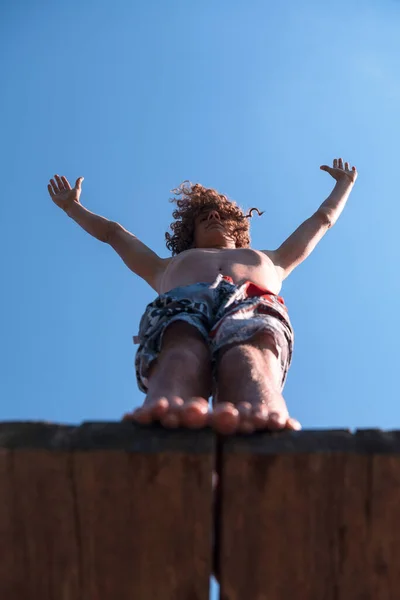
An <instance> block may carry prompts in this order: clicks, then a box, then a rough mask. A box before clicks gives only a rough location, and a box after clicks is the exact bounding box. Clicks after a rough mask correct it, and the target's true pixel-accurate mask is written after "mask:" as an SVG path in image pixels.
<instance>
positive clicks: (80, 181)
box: [75, 177, 85, 190]
mask: <svg viewBox="0 0 400 600" xmlns="http://www.w3.org/2000/svg"><path fill="white" fill-rule="evenodd" d="M84 179H85V178H84V177H78V179H77V180H76V182H75V188H76V189H77V190H80V189H81V187H82V181H83V180H84Z"/></svg>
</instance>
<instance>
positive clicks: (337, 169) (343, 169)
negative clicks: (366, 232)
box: [268, 158, 357, 280]
mask: <svg viewBox="0 0 400 600" xmlns="http://www.w3.org/2000/svg"><path fill="white" fill-rule="evenodd" d="M321 169H322V170H323V171H327V172H328V173H329V174H330V175H331V176H332V177H333V178H334V179H336V185H335V187H334V189H333V191H332V193H331V194H330V196H329V197H328V198H327V199H326V200H325V202H323V203H322V204H321V206H320V207H319V209H318V210H317V211H316V212H315V213H314V214H313V215H312V216H311V217H310V218H309V219H307V220H306V221H304V223H302V224H301V225H300V227H298V228H297V229H296V231H295V232H294V233H292V235H290V236H289V237H288V238H287V240H285V241H284V242H283V244H281V246H279V248H278V249H277V250H274V251H273V252H268V255H269V256H270V257H271V258H272V260H273V262H274V264H275V266H276V268H277V269H278V271H279V272H280V275H281V277H282V280H283V279H285V278H286V277H287V276H288V275H289V274H290V273H291V272H292V271H293V269H295V268H296V267H297V266H298V265H299V264H301V263H302V262H303V261H304V260H305V259H306V258H307V257H308V256H309V255H310V254H311V252H312V251H313V250H314V248H315V246H316V245H317V244H318V242H319V241H320V240H321V239H322V237H323V236H324V235H325V233H326V232H327V231H328V229H329V228H330V227H332V225H334V224H335V223H336V221H337V219H338V218H339V216H340V214H341V212H342V211H343V209H344V207H345V205H346V202H347V199H348V197H349V195H350V192H351V190H352V189H353V186H354V183H355V181H356V179H357V170H356V168H355V167H353V168H352V169H350V165H349V163H348V162H346V163H345V164H344V166H343V160H342V159H341V158H339V159H338V160H337V159H335V160H334V161H333V168H332V167H328V166H327V165H323V166H322V167H321Z"/></svg>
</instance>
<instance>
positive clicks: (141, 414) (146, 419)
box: [122, 406, 153, 425]
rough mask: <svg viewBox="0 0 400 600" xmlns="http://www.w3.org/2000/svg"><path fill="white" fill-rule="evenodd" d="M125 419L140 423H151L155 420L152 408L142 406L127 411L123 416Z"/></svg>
mask: <svg viewBox="0 0 400 600" xmlns="http://www.w3.org/2000/svg"><path fill="white" fill-rule="evenodd" d="M122 420H123V421H134V422H136V423H140V425H149V424H150V423H151V422H152V421H153V417H152V414H151V410H150V409H149V407H145V406H141V407H140V408H136V409H135V410H133V411H131V412H129V413H126V414H125V415H124V416H123V417H122Z"/></svg>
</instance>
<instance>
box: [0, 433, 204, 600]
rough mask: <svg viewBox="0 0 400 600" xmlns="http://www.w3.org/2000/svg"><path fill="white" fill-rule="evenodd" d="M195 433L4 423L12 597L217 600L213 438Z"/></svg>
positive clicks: (1, 468) (3, 513) (1, 591)
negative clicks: (212, 584) (213, 589)
mask: <svg viewBox="0 0 400 600" xmlns="http://www.w3.org/2000/svg"><path fill="white" fill-rule="evenodd" d="M190 433H191V432H182V431H166V430H162V429H161V428H157V427H147V428H141V427H135V426H133V425H131V424H115V423H111V424H107V423H103V424H99V423H96V424H85V425H84V426H82V427H67V426H57V425H46V424H43V423H40V424H35V423H28V424H27V423H25V424H20V427H19V424H18V423H13V424H2V426H1V427H0V444H1V446H2V449H1V451H0V550H1V556H2V561H0V598H7V600H32V599H34V598H35V599H36V598H40V599H41V600H111V599H112V600H115V598H118V600H125V599H126V600H128V599H129V600H131V599H133V598H134V599H137V600H147V599H151V600H161V599H162V600H169V599H171V600H172V599H173V600H206V599H208V595H209V578H210V573H211V533H212V531H211V528H212V489H211V473H212V469H213V464H214V449H213V448H214V447H213V436H212V434H211V432H210V431H208V430H206V431H203V432H193V433H194V435H192V436H190ZM135 438H136V439H135ZM124 448H126V449H124Z"/></svg>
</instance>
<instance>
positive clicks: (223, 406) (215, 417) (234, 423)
mask: <svg viewBox="0 0 400 600" xmlns="http://www.w3.org/2000/svg"><path fill="white" fill-rule="evenodd" d="M211 424H212V426H213V428H214V429H215V430H216V431H217V433H221V434H223V435H228V434H231V433H234V432H235V431H236V430H237V428H238V424H239V411H238V410H237V408H235V406H234V405H233V404H232V403H231V402H221V403H220V404H216V406H215V408H214V412H213V413H212V416H211Z"/></svg>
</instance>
